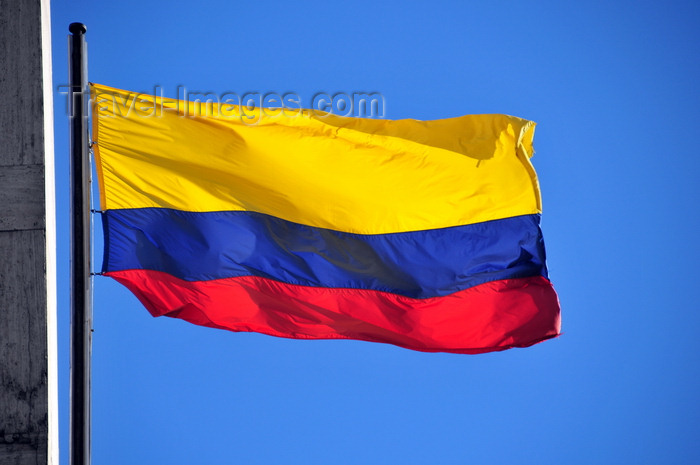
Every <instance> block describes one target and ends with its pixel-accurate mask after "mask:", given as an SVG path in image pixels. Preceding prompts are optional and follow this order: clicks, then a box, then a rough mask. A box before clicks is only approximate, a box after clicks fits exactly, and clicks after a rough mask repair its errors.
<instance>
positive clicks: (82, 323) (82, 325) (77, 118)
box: [68, 23, 92, 465]
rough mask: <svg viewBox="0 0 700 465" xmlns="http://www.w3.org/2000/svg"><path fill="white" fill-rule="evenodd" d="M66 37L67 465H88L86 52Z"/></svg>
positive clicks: (78, 29)
mask: <svg viewBox="0 0 700 465" xmlns="http://www.w3.org/2000/svg"><path fill="white" fill-rule="evenodd" d="M68 30H69V31H70V32H71V35H70V36H69V47H68V48H69V57H70V58H69V68H70V69H69V73H70V74H69V80H70V91H69V93H68V97H69V99H68V101H69V106H70V152H71V159H70V184H71V195H70V204H71V212H70V217H71V240H70V249H71V250H70V254H71V277H70V280H71V329H70V452H69V453H70V465H89V464H90V359H91V348H92V286H91V283H92V281H91V276H90V181H89V177H90V162H89V152H88V151H89V148H88V125H87V117H88V115H87V107H86V102H87V101H86V98H85V96H86V95H87V90H88V89H87V59H86V57H87V49H86V44H85V33H86V32H87V28H86V27H85V25H84V24H81V23H72V24H71V25H70V26H69V28H68Z"/></svg>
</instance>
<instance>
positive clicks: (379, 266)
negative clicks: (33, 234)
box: [91, 85, 560, 353]
mask: <svg viewBox="0 0 700 465" xmlns="http://www.w3.org/2000/svg"><path fill="white" fill-rule="evenodd" d="M91 90H92V95H91V98H92V111H93V146H94V152H95V159H96V163H97V172H98V181H99V186H100V203H101V211H102V219H103V226H104V233H105V255H104V262H103V273H104V274H105V275H107V276H110V277H112V278H114V279H116V280H117V281H118V282H120V283H122V284H123V285H124V286H126V287H127V288H128V289H130V290H131V291H132V292H133V293H134V294H135V295H136V296H137V297H138V298H139V300H140V301H141V302H142V303H143V304H144V306H145V307H146V308H147V309H148V311H149V312H150V313H151V314H152V315H154V316H162V315H164V316H170V317H177V318H181V319H184V320H186V321H190V322H192V323H195V324H198V325H204V326H210V327H215V328H221V329H227V330H231V331H253V332H259V333H263V334H269V335H274V336H280V337H289V338H298V339H358V340H365V341H373V342H384V343H390V344H394V345H397V346H401V347H406V348H409V349H414V350H420V351H428V352H453V353H481V352H488V351H497V350H504V349H508V348H511V347H526V346H529V345H532V344H534V343H537V342H540V341H542V340H545V339H549V338H552V337H555V336H557V335H558V334H559V331H560V311H559V303H558V299H557V296H556V293H555V292H554V289H553V287H552V285H551V283H550V281H549V279H548V275H547V268H546V263H545V249H544V243H543V239H542V233H541V230H540V226H539V222H540V213H541V206H540V193H539V188H538V182H537V177H536V175H535V171H534V169H533V167H532V165H531V163H530V160H529V159H530V157H531V156H532V153H533V150H532V137H533V134H534V123H532V122H530V121H527V120H524V119H521V118H516V117H512V116H506V115H469V116H463V117H458V118H451V119H445V120H436V121H416V120H396V121H392V120H374V119H362V118H342V117H337V116H333V115H325V114H321V113H318V112H314V111H311V110H297V111H294V112H284V111H281V110H279V111H270V112H268V111H266V110H265V109H254V110H250V109H248V110H247V113H246V114H244V112H243V111H242V109H240V108H238V109H236V108H232V107H231V106H228V107H226V106H224V105H223V104H216V103H214V104H212V103H193V102H183V101H177V100H172V99H164V98H159V97H154V96H147V95H144V94H137V93H133V92H128V91H123V90H118V89H113V88H110V87H106V86H100V85H92V88H91ZM251 111H253V112H257V113H254V115H253V116H254V117H255V118H254V119H253V121H254V122H250V121H249V120H247V119H246V117H249V116H250V115H251V113H250V112H251Z"/></svg>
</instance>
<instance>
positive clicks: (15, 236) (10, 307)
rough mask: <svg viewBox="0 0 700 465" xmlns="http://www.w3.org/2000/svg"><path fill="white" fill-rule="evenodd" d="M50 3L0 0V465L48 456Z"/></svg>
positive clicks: (51, 424) (51, 350)
mask: <svg viewBox="0 0 700 465" xmlns="http://www.w3.org/2000/svg"><path fill="white" fill-rule="evenodd" d="M48 3H49V2H48V0H46V1H44V2H42V0H0V91H1V95H0V464H3V465H14V464H17V465H29V464H32V465H34V464H49V463H57V458H56V457H55V455H56V453H55V452H56V451H57V445H56V444H55V439H56V431H55V424H56V421H55V414H56V411H55V401H56V399H55V389H56V387H55V381H56V380H55V310H56V309H55V287H54V286H55V284H54V283H55V279H54V277H55V275H54V268H55V238H54V230H55V228H54V224H53V220H54V216H53V215H54V213H53V209H54V200H53V189H52V186H53V132H52V131H53V129H52V125H53V121H52V119H53V116H52V115H53V112H52V97H51V95H52V92H51V87H52V85H51V80H50V76H51V66H50V60H51V54H50V52H51V49H50V34H49V33H48V31H49V20H48V18H49V14H48V13H49V12H48Z"/></svg>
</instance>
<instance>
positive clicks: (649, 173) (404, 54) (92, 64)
mask: <svg viewBox="0 0 700 465" xmlns="http://www.w3.org/2000/svg"><path fill="white" fill-rule="evenodd" d="M73 21H81V22H84V23H86V24H87V26H88V34H87V40H88V44H89V78H90V80H91V81H94V82H99V83H102V84H106V85H109V86H113V87H118V88H124V89H129V90H134V91H150V90H151V89H152V88H153V86H154V85H160V86H161V87H162V88H163V92H164V94H165V95H166V96H172V97H175V96H176V95H175V93H176V88H177V86H178V85H184V86H186V87H187V88H188V89H192V90H200V91H204V90H207V91H212V92H216V93H222V92H225V91H233V92H239V93H243V92H246V91H259V92H267V91H274V92H286V91H293V92H296V93H298V94H299V95H300V96H302V97H304V98H306V99H310V98H311V96H313V95H314V94H315V93H316V92H319V91H326V92H331V93H334V92H353V91H376V92H381V93H382V94H383V95H384V97H385V98H386V102H387V107H386V108H387V116H388V117H389V118H392V119H398V118H416V119H434V118H445V117H452V116H458V115H463V114H470V113H507V114H512V115H516V116H521V117H524V118H528V119H531V120H534V121H536V122H537V123H538V128H537V131H536V135H535V149H536V151H537V154H536V155H535V157H534V158H533V163H534V164H535V167H536V169H537V171H538V174H539V177H540V183H541V186H542V192H543V199H544V214H543V219H542V227H543V231H544V237H545V242H546V245H547V251H548V264H549V268H550V277H551V279H552V281H553V283H554V285H555V287H556V289H557V291H558V293H559V297H560V300H561V304H562V311H563V330H564V334H563V336H561V337H560V338H558V339H556V340H552V341H547V342H544V343H542V344H539V345H536V346H534V347H531V348H528V349H515V350H510V351H506V352H501V353H495V354H487V355H475V356H474V355H472V356H470V355H449V354H426V353H419V352H413V351H409V350H405V349H399V348H397V347H393V346H389V345H383V344H371V343H365V342H354V341H293V340H285V339H278V338H273V337H268V336H263V335H257V334H242V333H230V332H226V331H219V330H214V329H207V328H202V327H197V326H193V325H190V324H188V323H185V322H183V321H179V320H172V319H166V318H160V319H153V318H152V317H151V316H150V315H149V314H148V313H147V311H146V310H145V309H144V308H143V307H142V306H141V305H140V304H139V302H138V301H137V300H136V299H135V298H134V297H133V296H131V295H130V294H129V292H128V291H127V290H126V289H125V288H122V287H120V286H119V285H118V284H117V283H115V282H113V281H110V280H108V279H107V278H101V277H100V278H97V279H96V280H95V310H94V313H95V333H94V352H93V380H92V382H93V463H95V464H96V465H98V464H99V465H111V464H114V465H125V464H129V465H141V464H143V465H160V464H163V465H165V464H167V465H181V464H182V465H192V464H206V465H216V464H246V465H248V464H250V465H254V464H285V465H296V464H300V465H302V464H303V465H309V464H363V465H364V464H431V465H433V464H440V465H444V464H486V463H515V464H529V463H537V464H550V463H551V464H562V463H564V464H586V465H588V464H591V463H596V464H616V465H618V464H628V463H629V464H632V463H633V464H659V463H669V464H680V463H700V448H699V447H698V445H697V437H698V431H700V402H699V401H698V393H699V392H700V363H699V360H698V359H699V358H700V338H699V337H698V334H700V303H699V302H698V298H697V295H698V294H697V289H698V285H697V279H698V277H699V276H700V275H699V274H698V271H697V263H698V262H699V261H700V241H698V238H697V235H698V231H699V228H700V221H699V218H698V216H699V215H698V206H697V205H698V202H699V201H700V187H699V185H700V183H698V181H697V176H698V174H700V156H698V143H697V140H696V137H697V135H698V129H697V122H696V121H695V117H696V116H695V115H696V113H697V111H698V109H699V108H700V92H698V89H697V83H698V82H700V60H699V58H698V50H699V46H700V32H698V31H699V29H698V24H699V23H700V4H699V3H697V2H693V1H670V2H661V1H655V2H650V1H590V2H568V1H545V2H522V1H519V2H515V1H493V2H462V1H451V2H447V1H430V2H398V1H397V2H391V1H390V2H374V1H357V2H328V1H324V2H321V1H318V2H281V1H278V2H274V1H260V2H227V1H214V2H177V1H176V2H172V1H171V2H168V1H140V2H136V1H113V2H88V1H82V0H71V1H68V0H61V1H55V2H53V4H52V28H53V57H54V60H53V66H54V69H53V72H54V86H55V87H56V86H59V85H61V84H65V83H66V82H67V63H66V42H67V41H66V36H67V34H68V24H69V23H70V22H73ZM55 112H56V123H55V128H56V178H57V188H58V193H57V202H58V204H57V211H58V213H57V216H58V228H59V230H58V239H59V248H58V253H59V262H58V265H59V273H58V274H59V281H58V285H59V294H58V295H59V338H60V347H59V349H60V350H59V356H60V360H59V369H60V392H59V394H60V399H61V401H60V405H61V412H60V414H61V417H60V426H61V433H60V436H61V441H60V446H61V459H62V463H67V461H66V460H67V453H68V442H67V438H68V410H67V406H68V400H67V399H68V335H69V333H68V322H69V313H68V312H69V310H68V291H67V286H68V280H67V274H68V243H67V240H68V239H67V237H68V233H67V231H68V223H67V221H68V213H67V212H68V202H67V195H68V194H67V192H68V188H67V179H68V162H67V158H68V141H67V131H68V129H67V127H68V126H67V117H66V104H65V99H64V97H62V96H61V95H58V94H57V95H56V100H55ZM96 256H97V258H96V260H95V262H96V263H95V266H96V267H97V268H99V267H100V266H101V242H100V241H99V240H98V241H97V244H96Z"/></svg>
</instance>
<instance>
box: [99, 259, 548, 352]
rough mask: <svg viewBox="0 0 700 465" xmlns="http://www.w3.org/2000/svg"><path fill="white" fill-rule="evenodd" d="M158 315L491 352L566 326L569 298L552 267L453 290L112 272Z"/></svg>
mask: <svg viewBox="0 0 700 465" xmlns="http://www.w3.org/2000/svg"><path fill="white" fill-rule="evenodd" d="M106 275H107V276H110V277H112V278H114V279H116V280H117V281H119V282H120V283H121V284H123V285H124V286H126V287H127V288H128V289H129V290H131V292H133V293H134V294H135V295H136V296H137V297H138V298H139V300H140V301H141V302H142V303H143V304H144V305H145V306H146V308H147V309H148V310H149V312H151V314H152V315H153V316H162V315H165V316H170V317H176V318H181V319H183V320H186V321H189V322H190V323H194V324H197V325H202V326H209V327H213V328H221V329H228V330H231V331H253V332H257V333H263V334H269V335H272V336H279V337H289V338H298V339H358V340H363V341H372V342H384V343H389V344H395V345H397V346H400V347H405V348H408V349H413V350H420V351H425V352H453V353H481V352H491V351H498V350H504V349H508V348H511V347H527V346H530V345H532V344H535V343H537V342H540V341H543V340H545V339H549V338H552V337H556V336H558V335H559V330H560V318H559V302H558V299H557V296H556V294H555V292H554V289H553V288H552V285H551V284H550V282H549V281H548V280H547V279H546V278H544V277H542V276H535V277H530V278H518V279H506V280H501V281H492V282H488V283H485V284H481V285H478V286H475V287H471V288H469V289H465V290H463V291H459V292H455V293H454V294H450V295H447V296H443V297H434V298H429V299H412V298H408V297H403V296H399V295H395V294H391V293H387V292H379V291H372V290H360V289H346V288H343V289H337V288H317V287H307V286H297V285H291V284H285V283H280V282H278V281H273V280H270V279H265V278H259V277H254V276H246V277H238V278H227V279H217V280H212V281H195V282H191V281H183V280H180V279H178V278H175V277H173V276H171V275H169V274H167V273H163V272H160V271H149V270H130V271H113V272H109V273H106Z"/></svg>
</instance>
